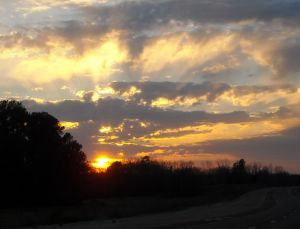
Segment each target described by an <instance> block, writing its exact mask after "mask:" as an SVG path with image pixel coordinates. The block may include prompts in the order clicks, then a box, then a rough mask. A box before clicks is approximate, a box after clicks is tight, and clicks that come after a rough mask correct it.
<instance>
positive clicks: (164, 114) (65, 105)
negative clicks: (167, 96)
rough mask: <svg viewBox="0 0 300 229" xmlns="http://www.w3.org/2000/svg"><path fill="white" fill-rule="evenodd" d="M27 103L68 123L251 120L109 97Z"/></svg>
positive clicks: (180, 123)
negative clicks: (88, 100)
mask: <svg viewBox="0 0 300 229" xmlns="http://www.w3.org/2000/svg"><path fill="white" fill-rule="evenodd" d="M23 103H24V104H25V106H26V107H28V109H29V110H31V111H46V112H49V113H50V114H53V115H54V116H56V117H57V118H59V119H61V120H65V121H88V120H99V121H102V122H103V123H109V124H112V125H117V124H120V122H121V120H124V119H138V120H141V121H145V122H151V123H154V124H159V125H163V126H165V127H180V126H185V125H193V124H197V123H217V122H225V123H236V122H245V121H249V120H251V118H250V117H249V115H248V114H247V113H246V112H243V111H234V112H230V113H224V114H213V113H207V112H205V111H191V112H185V111H180V110H168V109H167V110H165V109H161V108H154V107H150V106H144V105H139V104H137V103H134V102H131V101H125V100H122V99H114V98H109V97H108V98H104V99H99V100H98V102H96V103H93V102H87V101H85V102H82V101H75V100H73V101H72V100H66V101H61V102H57V103H51V102H46V103H42V104H39V103H36V102H34V101H23Z"/></svg>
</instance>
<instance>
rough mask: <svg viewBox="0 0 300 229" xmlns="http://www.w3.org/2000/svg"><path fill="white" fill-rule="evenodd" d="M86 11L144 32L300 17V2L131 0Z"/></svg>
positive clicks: (88, 15) (88, 8)
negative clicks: (174, 25)
mask: <svg viewBox="0 0 300 229" xmlns="http://www.w3.org/2000/svg"><path fill="white" fill-rule="evenodd" d="M82 10H83V12H84V13H85V15H86V16H87V17H89V18H93V19H94V20H99V21H104V22H106V23H109V24H111V26H114V27H119V28H129V29H131V30H141V29H145V28H151V27H152V26H153V25H156V24H159V23H166V22H169V21H171V20H179V21H195V22H199V23H228V22H238V21H242V20H248V19H257V20H262V21H269V20H273V19H276V18H288V19H290V18H299V13H298V12H299V10H300V3H299V2H298V1H284V2H283V1H279V0H271V1H260V0H254V1H247V0H220V1H198V0H187V1H181V0H169V1H142V2H135V1H131V2H123V3H120V4H116V5H113V6H106V7H93V6H90V7H84V8H82Z"/></svg>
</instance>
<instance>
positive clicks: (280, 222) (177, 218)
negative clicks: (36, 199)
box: [35, 187, 300, 229]
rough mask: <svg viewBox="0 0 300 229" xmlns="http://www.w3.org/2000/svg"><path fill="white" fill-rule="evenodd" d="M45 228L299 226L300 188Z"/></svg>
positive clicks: (249, 228)
mask: <svg viewBox="0 0 300 229" xmlns="http://www.w3.org/2000/svg"><path fill="white" fill-rule="evenodd" d="M35 228H43V229H46V228H47V229H54V228H55V229H56V228H64V229H79V228H84V229H102V228H105V229H106V228H107V229H126V228H128V229H134V228H137V229H183V228H186V229H196V228H198V229H214V228H216V229H217V228H218V229H220V228H226V229H227V228H228V229H257V228H264V229H271V228H272V229H278V228H284V229H299V228H300V194H299V188H297V187H288V188H268V189H261V190H256V191H253V192H249V193H247V194H244V195H242V196H241V197H240V198H238V199H236V200H234V201H227V202H221V203H217V204H212V205H207V206H199V207H193V208H189V209H186V210H181V211H174V212H165V213H159V214H151V215H143V216H136V217H130V218H123V219H116V220H106V221H92V222H80V223H73V224H65V225H51V226H41V227H35Z"/></svg>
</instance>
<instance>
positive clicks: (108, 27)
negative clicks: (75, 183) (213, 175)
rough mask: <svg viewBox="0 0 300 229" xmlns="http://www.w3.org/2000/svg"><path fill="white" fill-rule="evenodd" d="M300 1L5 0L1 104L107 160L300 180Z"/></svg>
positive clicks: (0, 4)
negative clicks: (227, 164)
mask: <svg viewBox="0 0 300 229" xmlns="http://www.w3.org/2000/svg"><path fill="white" fill-rule="evenodd" d="M299 12H300V1H299V0H268V1H266V0H263V1H262V0H252V1H248V0H215V1H210V0H185V1H182V0H152V1H150V0H39V1H37V0H0V72H1V74H0V98H1V99H17V100H20V101H22V102H23V104H24V105H25V107H26V108H27V109H28V110H29V111H31V112H35V111H46V112H49V113H50V114H52V115H54V116H55V117H57V118H58V119H59V120H60V121H61V122H62V124H63V125H64V126H65V127H66V131H67V132H70V133H71V134H72V135H73V136H74V137H75V139H77V140H78V141H79V142H80V143H81V144H82V145H83V150H84V152H85V153H86V154H87V156H88V159H89V160H90V161H92V160H94V159H95V158H96V157H97V156H99V155H103V154H104V155H107V156H110V157H112V158H120V159H122V158H137V157H142V156H145V155H149V156H150V157H152V158H156V159H160V160H173V161H181V160H191V161H193V162H195V163H200V164H201V163H207V161H224V160H230V161H234V160H237V159H240V158H244V159H245V160H246V161H251V162H261V163H264V164H273V165H281V166H283V167H284V168H285V169H287V170H288V171H291V172H300V64H299V63H300V27H299V24H300V14H299Z"/></svg>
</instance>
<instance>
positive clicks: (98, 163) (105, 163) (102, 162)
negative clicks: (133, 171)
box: [91, 156, 116, 170]
mask: <svg viewBox="0 0 300 229" xmlns="http://www.w3.org/2000/svg"><path fill="white" fill-rule="evenodd" d="M115 161H116V160H115V159H112V158H109V157H106V156H101V157H98V158H97V159H96V160H95V161H94V162H92V163H91V165H92V166H93V167H94V168H95V169H100V170H105V169H107V168H108V167H109V166H110V165H111V164H112V163H113V162H115Z"/></svg>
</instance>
